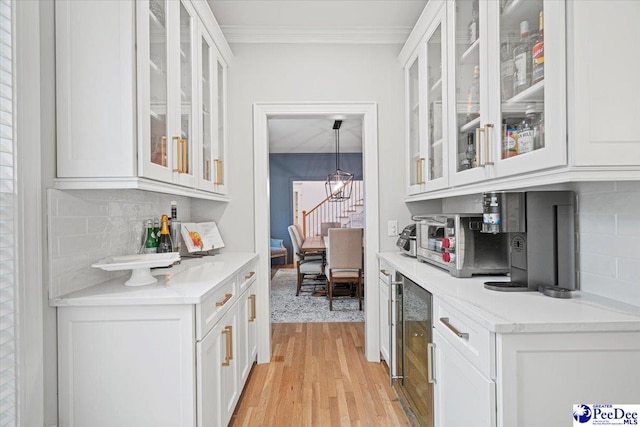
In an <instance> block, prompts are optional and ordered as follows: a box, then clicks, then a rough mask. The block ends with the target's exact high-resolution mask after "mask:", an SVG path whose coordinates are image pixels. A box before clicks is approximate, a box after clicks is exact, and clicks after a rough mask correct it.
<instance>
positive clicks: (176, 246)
mask: <svg viewBox="0 0 640 427" xmlns="http://www.w3.org/2000/svg"><path fill="white" fill-rule="evenodd" d="M181 227H182V223H181V222H180V221H178V202H176V201H175V200H173V201H171V223H170V225H169V228H170V230H171V242H172V243H173V252H180V228H181Z"/></svg>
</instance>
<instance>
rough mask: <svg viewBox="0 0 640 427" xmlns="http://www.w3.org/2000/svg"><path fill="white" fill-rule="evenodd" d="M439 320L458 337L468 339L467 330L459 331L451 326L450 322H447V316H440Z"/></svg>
mask: <svg viewBox="0 0 640 427" xmlns="http://www.w3.org/2000/svg"><path fill="white" fill-rule="evenodd" d="M440 322H441V323H442V324H443V325H444V326H446V327H447V328H448V329H449V330H450V331H451V332H453V333H454V334H456V335H457V336H458V337H460V338H465V339H469V334H468V333H467V332H460V331H459V330H458V329H457V328H456V327H455V326H453V325H452V324H451V323H449V318H448V317H441V318H440Z"/></svg>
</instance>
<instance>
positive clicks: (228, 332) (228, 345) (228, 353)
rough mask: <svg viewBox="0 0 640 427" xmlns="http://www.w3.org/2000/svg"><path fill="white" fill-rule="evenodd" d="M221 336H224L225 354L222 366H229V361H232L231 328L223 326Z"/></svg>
mask: <svg viewBox="0 0 640 427" xmlns="http://www.w3.org/2000/svg"><path fill="white" fill-rule="evenodd" d="M222 335H224V336H225V343H226V344H225V354H224V362H222V366H229V364H230V362H231V360H233V327H231V326H225V327H224V329H223V330H222Z"/></svg>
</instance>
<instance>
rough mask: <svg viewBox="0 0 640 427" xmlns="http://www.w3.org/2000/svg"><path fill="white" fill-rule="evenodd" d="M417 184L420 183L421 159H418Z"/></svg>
mask: <svg viewBox="0 0 640 427" xmlns="http://www.w3.org/2000/svg"><path fill="white" fill-rule="evenodd" d="M416 184H420V159H417V160H416Z"/></svg>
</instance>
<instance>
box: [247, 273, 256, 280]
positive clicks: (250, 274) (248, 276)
mask: <svg viewBox="0 0 640 427" xmlns="http://www.w3.org/2000/svg"><path fill="white" fill-rule="evenodd" d="M255 274H256V272H255V271H250V272H249V273H248V274H245V275H244V280H249V279H251V278H252V277H253V276H254V275H255Z"/></svg>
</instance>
